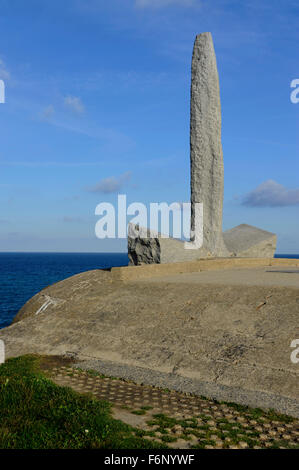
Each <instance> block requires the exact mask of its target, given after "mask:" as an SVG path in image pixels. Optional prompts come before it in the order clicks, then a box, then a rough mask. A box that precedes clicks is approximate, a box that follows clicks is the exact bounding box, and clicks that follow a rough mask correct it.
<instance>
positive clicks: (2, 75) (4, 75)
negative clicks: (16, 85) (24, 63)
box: [0, 59, 10, 80]
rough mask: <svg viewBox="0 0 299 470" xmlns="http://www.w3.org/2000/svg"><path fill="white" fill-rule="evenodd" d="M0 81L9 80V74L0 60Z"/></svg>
mask: <svg viewBox="0 0 299 470" xmlns="http://www.w3.org/2000/svg"><path fill="white" fill-rule="evenodd" d="M0 79H2V80H9V79H10V73H9V71H8V69H7V67H6V65H5V63H4V62H3V60H1V59H0Z"/></svg>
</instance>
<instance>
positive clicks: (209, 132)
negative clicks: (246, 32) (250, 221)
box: [190, 33, 228, 257]
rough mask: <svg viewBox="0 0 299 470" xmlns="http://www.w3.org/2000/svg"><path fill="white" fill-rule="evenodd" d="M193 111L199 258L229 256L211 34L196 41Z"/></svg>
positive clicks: (192, 151)
mask: <svg viewBox="0 0 299 470" xmlns="http://www.w3.org/2000/svg"><path fill="white" fill-rule="evenodd" d="M190 111H191V117H190V157H191V229H192V230H194V213H195V211H194V204H195V203H203V213H204V215H203V237H204V241H203V246H202V248H201V249H200V256H201V257H207V256H212V257H215V256H228V251H227V249H226V247H225V244H224V242H223V238H222V206H223V187H224V170H223V152H222V144H221V104H220V91H219V78H218V71H217V63H216V55H215V51H214V45H213V40H212V36H211V33H203V34H199V35H198V36H197V37H196V39H195V43H194V49H193V57H192V70H191V110H190Z"/></svg>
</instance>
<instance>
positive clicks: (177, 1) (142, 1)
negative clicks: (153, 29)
mask: <svg viewBox="0 0 299 470" xmlns="http://www.w3.org/2000/svg"><path fill="white" fill-rule="evenodd" d="M195 3H196V0H135V6H136V8H162V7H167V6H172V5H180V6H184V7H190V6H193V5H194V4H195ZM197 3H199V2H198V0H197Z"/></svg>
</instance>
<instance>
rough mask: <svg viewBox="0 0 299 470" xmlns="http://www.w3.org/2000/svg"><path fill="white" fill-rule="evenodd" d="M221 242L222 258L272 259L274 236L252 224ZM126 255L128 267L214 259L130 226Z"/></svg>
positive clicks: (235, 229)
mask: <svg viewBox="0 0 299 470" xmlns="http://www.w3.org/2000/svg"><path fill="white" fill-rule="evenodd" d="M132 228H133V229H134V230H135V232H132ZM133 233H134V235H133ZM223 239H224V243H225V245H226V248H227V254H226V253H225V254H224V255H223V256H221V257H222V258H227V257H237V258H273V257H274V254H275V250H276V235H275V234H274V233H271V232H267V231H265V230H261V229H259V228H257V227H253V226H252V225H247V224H242V225H238V226H237V227H234V228H232V229H230V230H227V231H226V232H224V233H223ZM128 256H129V260H130V261H129V264H130V265H131V266H141V265H143V264H165V263H179V262H183V261H196V260H199V259H209V258H215V256H213V255H212V254H211V255H209V253H207V252H206V250H204V249H202V248H200V249H194V250H192V249H186V248H185V243H184V242H183V241H182V240H178V239H175V238H163V237H162V235H161V234H160V233H154V234H151V233H150V231H149V230H148V229H146V228H141V227H138V226H134V227H133V226H131V230H129V237H128ZM216 258H220V257H219V256H217V257H216Z"/></svg>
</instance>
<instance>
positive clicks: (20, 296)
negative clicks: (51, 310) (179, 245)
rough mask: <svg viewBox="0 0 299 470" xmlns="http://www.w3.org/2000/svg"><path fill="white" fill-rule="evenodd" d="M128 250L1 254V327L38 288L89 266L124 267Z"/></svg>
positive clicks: (100, 267)
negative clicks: (115, 251)
mask: <svg viewBox="0 0 299 470" xmlns="http://www.w3.org/2000/svg"><path fill="white" fill-rule="evenodd" d="M128 261H129V260H128V254H127V253H0V329H1V328H5V327H6V326H8V325H10V324H11V322H12V320H13V318H14V317H15V315H16V314H17V313H18V311H19V310H20V308H21V307H22V306H23V305H24V303H25V302H27V300H29V299H30V298H31V297H32V296H33V295H35V294H37V293H38V292H39V291H40V290H41V289H43V288H45V287H47V286H49V285H51V284H53V283H54V282H58V281H62V280H63V279H65V278H67V277H70V276H73V275H74V274H78V273H81V272H84V271H89V270H91V269H107V268H111V267H113V266H127V265H128Z"/></svg>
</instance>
